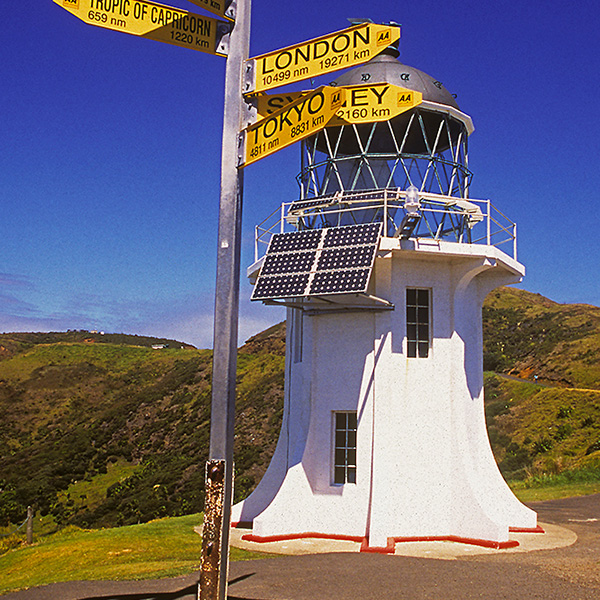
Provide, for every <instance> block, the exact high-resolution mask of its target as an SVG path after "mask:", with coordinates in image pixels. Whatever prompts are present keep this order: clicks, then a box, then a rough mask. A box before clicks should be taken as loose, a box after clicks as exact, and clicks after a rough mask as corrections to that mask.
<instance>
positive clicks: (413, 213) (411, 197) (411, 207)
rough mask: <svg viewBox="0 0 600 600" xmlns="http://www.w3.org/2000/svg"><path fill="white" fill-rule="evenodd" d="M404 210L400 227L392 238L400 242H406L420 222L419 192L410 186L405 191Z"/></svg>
mask: <svg viewBox="0 0 600 600" xmlns="http://www.w3.org/2000/svg"><path fill="white" fill-rule="evenodd" d="M404 210H405V211H406V214H405V215H404V218H403V219H402V223H400V227H398V229H396V232H395V233H394V237H396V238H400V239H401V240H407V239H408V238H409V237H410V236H411V235H412V234H413V233H414V231H415V229H416V228H417V225H418V224H419V221H420V220H421V201H420V199H419V190H418V189H417V188H416V187H415V186H414V185H411V186H409V187H408V188H407V190H406V195H405V196H404Z"/></svg>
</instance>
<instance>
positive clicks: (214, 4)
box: [190, 0, 236, 21]
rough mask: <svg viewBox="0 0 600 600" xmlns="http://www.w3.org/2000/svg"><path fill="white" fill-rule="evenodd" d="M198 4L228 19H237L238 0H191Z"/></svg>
mask: <svg viewBox="0 0 600 600" xmlns="http://www.w3.org/2000/svg"><path fill="white" fill-rule="evenodd" d="M190 2H192V3H193V4H195V5H196V6H199V7H200V8H204V9H205V10H208V11H210V12H211V13H214V14H215V15H219V16H220V17H225V18H226V19H231V20H232V21H233V20H234V19H235V8H236V0H190Z"/></svg>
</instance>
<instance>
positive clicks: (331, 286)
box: [309, 269, 371, 296]
mask: <svg viewBox="0 0 600 600" xmlns="http://www.w3.org/2000/svg"><path fill="white" fill-rule="evenodd" d="M370 274H371V269H345V270H343V271H321V272H318V273H315V276H314V279H313V280H312V283H311V284H310V292H309V295H311V296H318V295H321V294H344V293H346V294H347V293H351V292H355V293H358V292H364V291H365V290H366V289H367V284H368V283H369V275H370Z"/></svg>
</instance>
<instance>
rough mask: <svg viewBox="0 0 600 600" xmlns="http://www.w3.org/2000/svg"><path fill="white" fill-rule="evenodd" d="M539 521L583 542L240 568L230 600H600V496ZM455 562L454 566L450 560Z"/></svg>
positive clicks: (98, 593) (299, 559)
mask: <svg viewBox="0 0 600 600" xmlns="http://www.w3.org/2000/svg"><path fill="white" fill-rule="evenodd" d="M530 506H531V507H532V508H533V509H534V510H536V511H538V515H539V520H540V521H541V522H544V523H550V524H553V525H557V526H559V527H562V528H567V529H569V530H570V531H572V532H573V533H575V534H576V535H577V541H576V542H575V543H573V544H571V545H568V546H563V547H560V548H554V549H547V550H536V551H532V552H525V553H523V552H521V553H519V552H504V551H497V552H495V553H492V554H489V553H488V554H475V555H459V556H454V557H448V556H445V557H444V558H443V559H442V558H421V557H417V556H398V555H392V556H390V555H375V554H360V553H341V552H334V553H329V554H307V555H295V556H280V557H277V558H272V559H264V560H252V561H246V562H234V563H231V567H230V585H229V599H230V600H331V599H335V600H383V599H386V600H388V599H389V600H395V599H398V600H402V599H406V600H471V599H478V600H533V599H538V598H539V599H543V600H592V599H593V600H598V598H600V494H596V495H592V496H584V497H581V498H569V499H566V500H552V501H548V502H538V503H532V504H530ZM448 558H450V559H448ZM196 579H197V576H196V575H190V576H188V577H182V578H177V579H167V580H160V581H140V582H68V583H62V584H54V585H51V586H45V587H42V588H35V589H31V590H26V591H23V592H16V593H11V594H8V595H5V596H2V600H82V599H84V598H85V599H89V598H92V597H93V598H95V599H100V598H103V599H105V600H106V599H108V598H111V599H113V600H115V599H117V598H119V599H121V598H122V599H124V600H175V599H181V600H195V598H196V596H195V585H194V583H195V581H196Z"/></svg>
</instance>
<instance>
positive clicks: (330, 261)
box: [317, 245, 376, 271]
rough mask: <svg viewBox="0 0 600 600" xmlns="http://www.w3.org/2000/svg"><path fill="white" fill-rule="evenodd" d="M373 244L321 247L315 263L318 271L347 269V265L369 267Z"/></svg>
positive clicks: (373, 249)
mask: <svg viewBox="0 0 600 600" xmlns="http://www.w3.org/2000/svg"><path fill="white" fill-rule="evenodd" d="M375 248H376V246H374V245H369V246H347V247H344V248H328V249H323V250H322V251H321V254H320V256H319V262H318V263H317V270H318V271H331V270H332V269H347V268H349V267H370V266H371V263H372V262H373V255H374V254H375Z"/></svg>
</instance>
